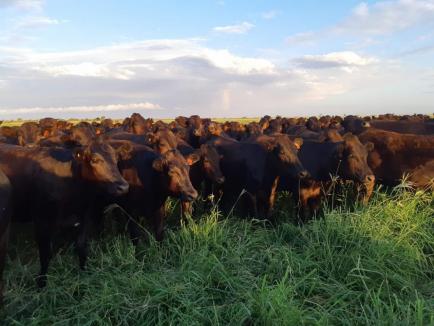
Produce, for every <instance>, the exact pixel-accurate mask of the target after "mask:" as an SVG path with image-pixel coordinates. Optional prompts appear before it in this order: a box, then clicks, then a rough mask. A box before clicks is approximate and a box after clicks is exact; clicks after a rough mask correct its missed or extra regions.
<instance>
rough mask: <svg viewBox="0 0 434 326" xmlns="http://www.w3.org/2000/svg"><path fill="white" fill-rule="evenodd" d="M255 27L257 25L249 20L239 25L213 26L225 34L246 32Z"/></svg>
mask: <svg viewBox="0 0 434 326" xmlns="http://www.w3.org/2000/svg"><path fill="white" fill-rule="evenodd" d="M253 27H255V25H253V24H251V23H249V22H242V23H241V24H237V25H227V26H217V27H214V28H213V31H214V32H218V33H225V34H245V33H247V32H248V31H250V30H251V29H252V28H253Z"/></svg>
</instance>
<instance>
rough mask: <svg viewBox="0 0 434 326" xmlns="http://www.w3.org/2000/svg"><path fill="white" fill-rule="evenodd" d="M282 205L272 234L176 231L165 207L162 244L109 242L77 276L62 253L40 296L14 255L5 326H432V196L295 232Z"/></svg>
mask: <svg viewBox="0 0 434 326" xmlns="http://www.w3.org/2000/svg"><path fill="white" fill-rule="evenodd" d="M286 198H287V197H281V198H280V203H279V207H280V210H279V208H278V215H279V218H278V222H277V223H276V225H273V226H272V225H270V224H269V223H267V222H264V221H258V220H246V219H240V218H230V219H226V218H225V217H223V216H220V215H219V213H218V212H217V211H215V210H211V211H208V212H206V213H204V214H202V216H200V217H195V219H194V220H191V221H188V222H186V223H182V225H181V226H180V225H178V224H177V223H176V220H177V219H176V215H177V213H176V209H173V207H172V209H173V216H172V223H171V226H170V228H169V229H168V231H167V233H166V238H165V240H164V241H163V242H162V243H156V242H155V241H153V240H152V239H151V240H150V241H149V243H147V244H146V245H140V246H139V247H138V248H137V250H134V248H133V247H132V245H131V244H130V242H129V241H128V239H127V238H126V237H124V236H116V235H113V233H108V234H107V235H106V236H105V237H104V239H102V240H99V241H94V242H93V243H92V245H91V252H90V259H89V264H88V269H87V271H84V272H83V271H80V270H79V269H78V264H77V262H76V258H75V256H74V254H73V250H72V249H66V250H64V251H62V252H61V253H60V254H58V255H56V257H55V258H54V259H53V263H52V265H51V266H50V270H49V281H48V286H47V288H46V289H43V290H41V291H40V290H38V289H36V287H35V282H34V276H35V275H36V273H37V270H38V260H37V252H36V250H35V249H34V245H33V244H32V242H31V241H30V242H29V243H24V244H12V248H11V252H12V254H11V256H13V257H15V258H13V259H12V260H11V261H9V263H8V269H7V272H6V280H7V292H6V302H5V309H4V312H3V316H2V318H3V320H4V322H3V324H5V325H44V326H45V325H102V324H112V325H156V324H158V325H159V324H161V325H211V324H212V325H303V324H304V325H317V324H320V325H433V324H434V312H433V311H434V256H433V253H434V223H433V216H434V197H433V195H432V194H423V193H411V192H406V191H405V190H403V189H396V190H395V191H394V192H393V193H392V194H385V193H381V192H376V193H375V194H374V198H373V200H372V201H371V203H370V204H369V205H368V206H367V207H358V208H356V209H355V210H353V211H349V210H346V209H336V210H328V211H326V213H325V217H324V218H322V219H318V220H314V221H312V222H310V223H308V224H307V225H304V226H302V227H299V226H297V225H295V224H294V223H293V217H292V216H291V213H290V211H288V210H286V209H282V207H285V205H286V201H287V199H286ZM285 212H286V213H285ZM173 220H175V222H173ZM22 257H23V258H22Z"/></svg>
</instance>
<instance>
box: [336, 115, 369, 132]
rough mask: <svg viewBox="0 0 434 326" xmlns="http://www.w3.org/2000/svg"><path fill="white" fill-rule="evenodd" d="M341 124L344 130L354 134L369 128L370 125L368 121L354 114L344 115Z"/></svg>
mask: <svg viewBox="0 0 434 326" xmlns="http://www.w3.org/2000/svg"><path fill="white" fill-rule="evenodd" d="M342 126H343V127H344V128H345V131H346V132H351V133H353V134H355V135H358V134H360V133H362V132H363V131H365V130H366V129H367V128H369V127H370V126H371V125H370V124H369V122H368V121H364V120H363V119H361V118H359V117H355V116H348V117H345V119H344V121H343V122H342Z"/></svg>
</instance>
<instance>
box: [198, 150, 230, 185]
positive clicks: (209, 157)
mask: <svg viewBox="0 0 434 326" xmlns="http://www.w3.org/2000/svg"><path fill="white" fill-rule="evenodd" d="M199 151H200V157H201V161H202V168H203V170H204V172H205V175H206V178H207V179H209V180H211V181H213V182H216V183H218V184H222V183H223V182H224V181H225V177H224V176H223V173H222V171H221V170H220V159H221V156H220V154H219V153H218V152H217V149H216V148H215V147H214V146H212V145H210V144H203V145H201V146H200V150H199Z"/></svg>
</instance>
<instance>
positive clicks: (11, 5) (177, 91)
mask: <svg viewBox="0 0 434 326" xmlns="http://www.w3.org/2000/svg"><path fill="white" fill-rule="evenodd" d="M133 112H139V113H141V114H142V115H143V116H146V117H148V116H149V117H154V118H170V117H176V116H179V115H191V114H199V115H201V116H204V117H258V116H262V115H265V114H269V115H282V116H310V115H324V114H340V115H348V114H360V115H367V114H379V113H385V112H392V113H396V114H411V113H428V114H432V113H433V112H434V0H388V1H365V2H360V1H353V0H346V1H342V0H339V1H338V0H329V1H312V0H304V1H290V0H286V1H284V0H282V1H278V0H267V1H266V0H237V1H235V0H186V1H179V0H178V1H175V0H172V1H168V0H159V1H150V0H134V1H133V0H122V1H119V0H116V1H115V0H0V120H10V119H16V118H23V119H34V118H41V117H46V116H51V117H59V118H92V117H98V116H106V117H113V118H121V117H125V116H127V115H130V114H131V113H133Z"/></svg>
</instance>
